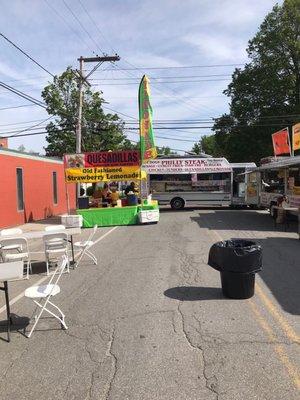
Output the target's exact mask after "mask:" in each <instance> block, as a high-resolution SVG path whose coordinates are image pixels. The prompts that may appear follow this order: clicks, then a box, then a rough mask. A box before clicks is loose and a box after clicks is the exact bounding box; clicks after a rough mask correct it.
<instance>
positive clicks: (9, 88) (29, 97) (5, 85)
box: [0, 81, 47, 109]
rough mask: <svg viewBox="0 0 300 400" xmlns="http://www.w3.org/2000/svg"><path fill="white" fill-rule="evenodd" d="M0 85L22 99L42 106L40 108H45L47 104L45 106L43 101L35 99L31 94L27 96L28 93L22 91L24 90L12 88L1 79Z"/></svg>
mask: <svg viewBox="0 0 300 400" xmlns="http://www.w3.org/2000/svg"><path fill="white" fill-rule="evenodd" d="M0 86H2V87H3V88H4V89H7V90H9V91H10V92H12V93H14V94H16V95H17V96H20V97H22V98H23V99H26V100H28V101H29V102H31V103H34V104H36V105H37V106H39V107H42V108H45V109H46V108H47V106H46V105H45V104H44V103H42V102H41V101H40V100H37V99H35V98H34V97H31V96H29V95H28V94H26V93H24V92H21V91H20V90H17V89H15V88H13V87H12V86H10V85H7V84H6V83H4V82H1V81H0Z"/></svg>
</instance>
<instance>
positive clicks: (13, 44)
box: [0, 32, 54, 78]
mask: <svg viewBox="0 0 300 400" xmlns="http://www.w3.org/2000/svg"><path fill="white" fill-rule="evenodd" d="M0 35H1V36H2V37H3V38H4V39H5V40H6V41H7V42H8V43H10V44H11V45H12V46H14V47H15V48H16V49H17V50H19V51H20V52H21V53H22V54H24V56H26V57H27V58H29V60H31V61H32V62H33V63H34V64H36V65H37V66H38V67H40V68H41V69H42V70H43V71H45V72H47V74H49V75H51V76H52V77H53V78H54V75H53V74H52V73H51V72H50V71H48V70H47V69H46V68H45V67H43V66H42V65H41V64H40V63H38V62H37V61H36V60H35V59H34V58H32V57H31V56H30V55H29V54H27V53H26V52H25V51H24V50H22V49H21V48H20V47H19V46H17V45H16V44H15V43H14V42H12V41H11V40H10V39H8V37H6V36H5V35H3V33H1V32H0Z"/></svg>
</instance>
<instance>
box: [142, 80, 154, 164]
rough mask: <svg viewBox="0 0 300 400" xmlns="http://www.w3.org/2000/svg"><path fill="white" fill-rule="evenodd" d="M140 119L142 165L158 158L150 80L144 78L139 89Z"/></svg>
mask: <svg viewBox="0 0 300 400" xmlns="http://www.w3.org/2000/svg"><path fill="white" fill-rule="evenodd" d="M139 117H140V141H141V164H143V163H145V162H147V161H149V160H151V159H152V158H156V157H157V150H156V146H155V142H154V134H153V127H152V107H151V104H150V86H149V79H148V78H147V76H146V75H144V76H143V78H142V80H141V83H140V87H139Z"/></svg>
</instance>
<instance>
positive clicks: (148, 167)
mask: <svg viewBox="0 0 300 400" xmlns="http://www.w3.org/2000/svg"><path fill="white" fill-rule="evenodd" d="M142 168H143V170H145V171H146V172H147V173H148V174H201V173H214V172H231V171H232V167H231V166H230V164H229V162H228V161H227V160H226V159H225V158H173V159H156V160H151V161H149V162H147V163H146V164H145V165H143V166H142Z"/></svg>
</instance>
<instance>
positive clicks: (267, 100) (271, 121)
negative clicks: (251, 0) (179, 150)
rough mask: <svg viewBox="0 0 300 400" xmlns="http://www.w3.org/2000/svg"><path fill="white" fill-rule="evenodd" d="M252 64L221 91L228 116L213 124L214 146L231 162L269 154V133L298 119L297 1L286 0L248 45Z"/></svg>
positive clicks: (299, 51) (299, 27) (299, 24)
mask: <svg viewBox="0 0 300 400" xmlns="http://www.w3.org/2000/svg"><path fill="white" fill-rule="evenodd" d="M247 52H248V56H249V58H250V62H249V63H248V64H246V66H245V68H244V69H243V70H241V69H236V70H235V72H234V74H233V76H232V82H231V83H230V84H229V86H228V88H227V89H226V90H225V91H224V93H225V94H227V96H229V97H230V99H231V104H230V113H229V114H225V115H222V116H221V117H220V118H218V119H217V120H216V121H215V124H214V128H213V130H214V131H215V135H214V137H215V142H216V145H217V148H219V149H222V151H223V155H224V156H225V157H227V158H228V159H229V160H230V161H232V162H238V161H256V162H257V161H258V160H259V159H260V158H262V157H265V156H268V155H271V154H272V152H273V148H272V139H271V134H272V133H274V132H276V131H278V130H280V129H282V128H285V127H287V126H288V127H290V128H291V126H292V125H293V124H294V123H296V122H299V121H300V0H285V1H284V3H283V5H282V6H278V5H276V6H275V7H274V8H273V10H272V11H271V12H270V13H269V14H268V15H267V16H266V18H265V20H264V21H263V23H262V25H261V26H260V29H259V31H258V33H257V34H256V35H255V37H254V38H253V39H252V40H250V41H249V45H248V49H247Z"/></svg>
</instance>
